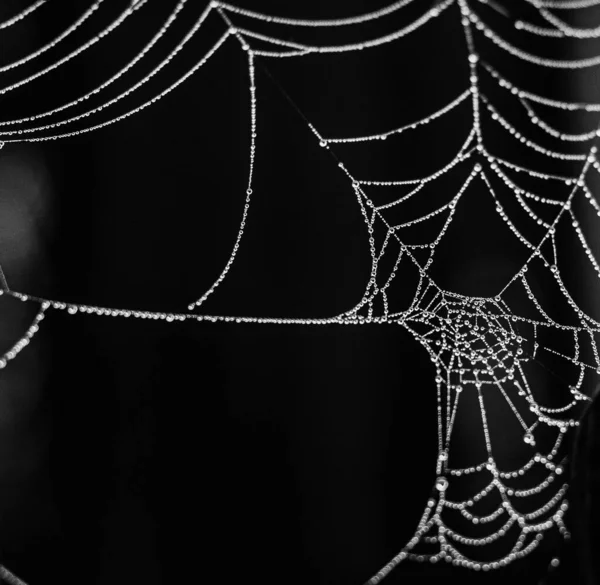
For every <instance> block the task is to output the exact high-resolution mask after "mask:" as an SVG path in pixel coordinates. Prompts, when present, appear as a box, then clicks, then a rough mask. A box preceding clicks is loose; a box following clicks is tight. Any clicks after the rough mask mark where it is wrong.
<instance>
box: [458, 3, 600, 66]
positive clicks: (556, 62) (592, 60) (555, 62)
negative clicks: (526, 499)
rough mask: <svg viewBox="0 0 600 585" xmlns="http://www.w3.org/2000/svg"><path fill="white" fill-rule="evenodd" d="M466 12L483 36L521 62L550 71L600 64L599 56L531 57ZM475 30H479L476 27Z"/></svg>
mask: <svg viewBox="0 0 600 585" xmlns="http://www.w3.org/2000/svg"><path fill="white" fill-rule="evenodd" d="M466 11H467V14H468V16H469V19H470V20H471V22H473V23H475V24H479V25H480V26H481V33H482V34H484V35H485V34H486V33H487V35H486V36H489V37H490V38H491V39H492V40H493V42H494V43H495V44H496V45H498V46H499V47H501V48H502V49H504V50H505V51H506V52H507V53H510V54H511V55H512V56H513V57H517V58H518V59H521V60H522V61H527V62H528V63H532V64H533V65H537V66H539V67H546V68H550V69H585V68H588V67H595V66H596V65H598V64H600V55H597V56H594V57H589V58H587V59H577V60H561V59H547V58H545V57H539V56H538V55H533V54H532V53H528V52H527V51H524V50H523V49H519V48H518V47H515V46H514V45H513V44H512V43H509V42H508V41H507V40H505V39H504V38H503V37H501V36H500V35H499V34H498V33H496V32H495V31H494V30H493V29H492V28H490V27H489V26H488V25H487V24H486V23H485V22H484V21H483V20H481V19H480V18H479V17H478V16H477V14H475V12H473V11H472V10H471V9H470V8H468V7H467V8H466ZM476 28H477V29H478V30H479V28H478V27H476Z"/></svg>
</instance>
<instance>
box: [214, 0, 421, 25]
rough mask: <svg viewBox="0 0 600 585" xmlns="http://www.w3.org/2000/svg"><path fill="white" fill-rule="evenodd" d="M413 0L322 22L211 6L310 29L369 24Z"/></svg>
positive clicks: (237, 8) (220, 5)
mask: <svg viewBox="0 0 600 585" xmlns="http://www.w3.org/2000/svg"><path fill="white" fill-rule="evenodd" d="M414 1H415V0H398V1H397V2H394V3H393V4H390V5H389V6H386V7H384V8H381V9H379V10H375V11H373V12H368V13H366V14H361V15H358V16H350V17H347V18H334V19H323V20H304V19H299V18H284V17H281V16H272V15H269V14H263V13H262V12H256V11H254V10H246V9H245V8H240V7H239V6H234V5H233V4H228V3H226V2H220V1H217V2H213V3H212V4H213V6H214V7H215V8H216V7H219V8H222V9H224V10H227V11H229V12H232V13H235V14H240V15H242V16H247V17H249V18H254V19H256V20H263V21H265V22H271V23H274V24H287V25H291V26H302V27H304V26H310V27H336V26H348V25H352V24H361V23H364V22H369V21H372V20H377V19H379V18H382V17H383V16H387V15H389V14H392V13H394V12H396V11H398V10H400V9H401V8H404V7H405V6H407V5H408V4H411V3H412V2H414Z"/></svg>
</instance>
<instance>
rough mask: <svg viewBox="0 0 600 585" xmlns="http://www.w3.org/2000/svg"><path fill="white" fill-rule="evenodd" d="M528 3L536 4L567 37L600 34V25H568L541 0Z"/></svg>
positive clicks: (591, 37)
mask: <svg viewBox="0 0 600 585" xmlns="http://www.w3.org/2000/svg"><path fill="white" fill-rule="evenodd" d="M525 1H526V2H527V3H528V4H531V5H532V6H534V7H535V8H536V9H537V11H538V14H539V15H540V16H541V17H542V18H543V19H544V20H545V21H546V22H548V23H549V24H551V25H552V26H554V27H555V28H556V30H558V31H560V32H561V33H562V35H563V36H565V37H573V38H578V39H584V38H585V39H594V38H598V37H599V36H600V27H591V28H580V27H573V26H570V25H568V24H567V23H566V22H565V21H564V20H562V19H560V18H558V17H557V16H554V14H552V13H551V12H550V11H549V10H547V9H546V8H545V7H544V6H541V5H540V2H539V0H525Z"/></svg>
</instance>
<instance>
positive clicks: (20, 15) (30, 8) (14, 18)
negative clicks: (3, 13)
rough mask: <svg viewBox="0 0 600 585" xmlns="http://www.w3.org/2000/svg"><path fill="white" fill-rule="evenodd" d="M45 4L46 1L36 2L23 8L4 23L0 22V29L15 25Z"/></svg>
mask: <svg viewBox="0 0 600 585" xmlns="http://www.w3.org/2000/svg"><path fill="white" fill-rule="evenodd" d="M46 2H48V0H37V2H34V3H33V4H32V5H31V6H28V7H27V8H24V9H23V10H21V12H19V13H18V14H15V16H12V17H11V18H9V19H7V20H5V21H4V22H0V29H3V28H8V27H9V26H12V25H13V24H16V23H17V22H19V21H20V20H23V19H24V18H25V17H26V16H28V15H30V14H31V13H32V12H33V11H34V10H37V9H38V8H39V7H40V6H43V5H44V4H46Z"/></svg>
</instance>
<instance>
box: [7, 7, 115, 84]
mask: <svg viewBox="0 0 600 585" xmlns="http://www.w3.org/2000/svg"><path fill="white" fill-rule="evenodd" d="M102 2H104V0H95V2H94V3H93V4H92V5H91V6H90V7H89V8H88V9H87V10H86V11H85V12H84V13H83V14H82V15H81V16H80V17H79V18H78V19H77V20H76V21H75V22H74V23H73V24H71V26H69V27H68V28H67V29H66V30H64V31H63V32H62V33H60V34H59V35H58V36H57V37H55V38H53V39H52V40H50V41H48V42H47V43H46V44H45V45H43V46H42V47H40V48H39V49H36V50H35V51H33V52H31V53H29V55H26V56H25V57H21V58H20V59H17V60H16V61H13V62H11V63H7V64H6V65H2V66H0V73H3V72H4V71H8V70H9V69H14V68H15V67H19V66H20V65H24V64H25V63H27V62H29V61H31V60H32V59H35V58H37V57H39V56H40V55H42V54H43V53H45V52H46V51H47V50H48V49H51V48H53V47H55V46H56V45H58V43H60V42H61V41H64V40H65V39H66V38H67V37H68V36H69V35H70V34H71V33H72V32H74V31H75V30H77V29H78V28H79V27H80V26H81V25H82V24H83V23H84V22H85V21H86V20H87V19H88V18H89V17H90V16H91V15H92V14H93V13H94V12H96V10H97V9H98V7H99V6H100V4H102Z"/></svg>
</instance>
